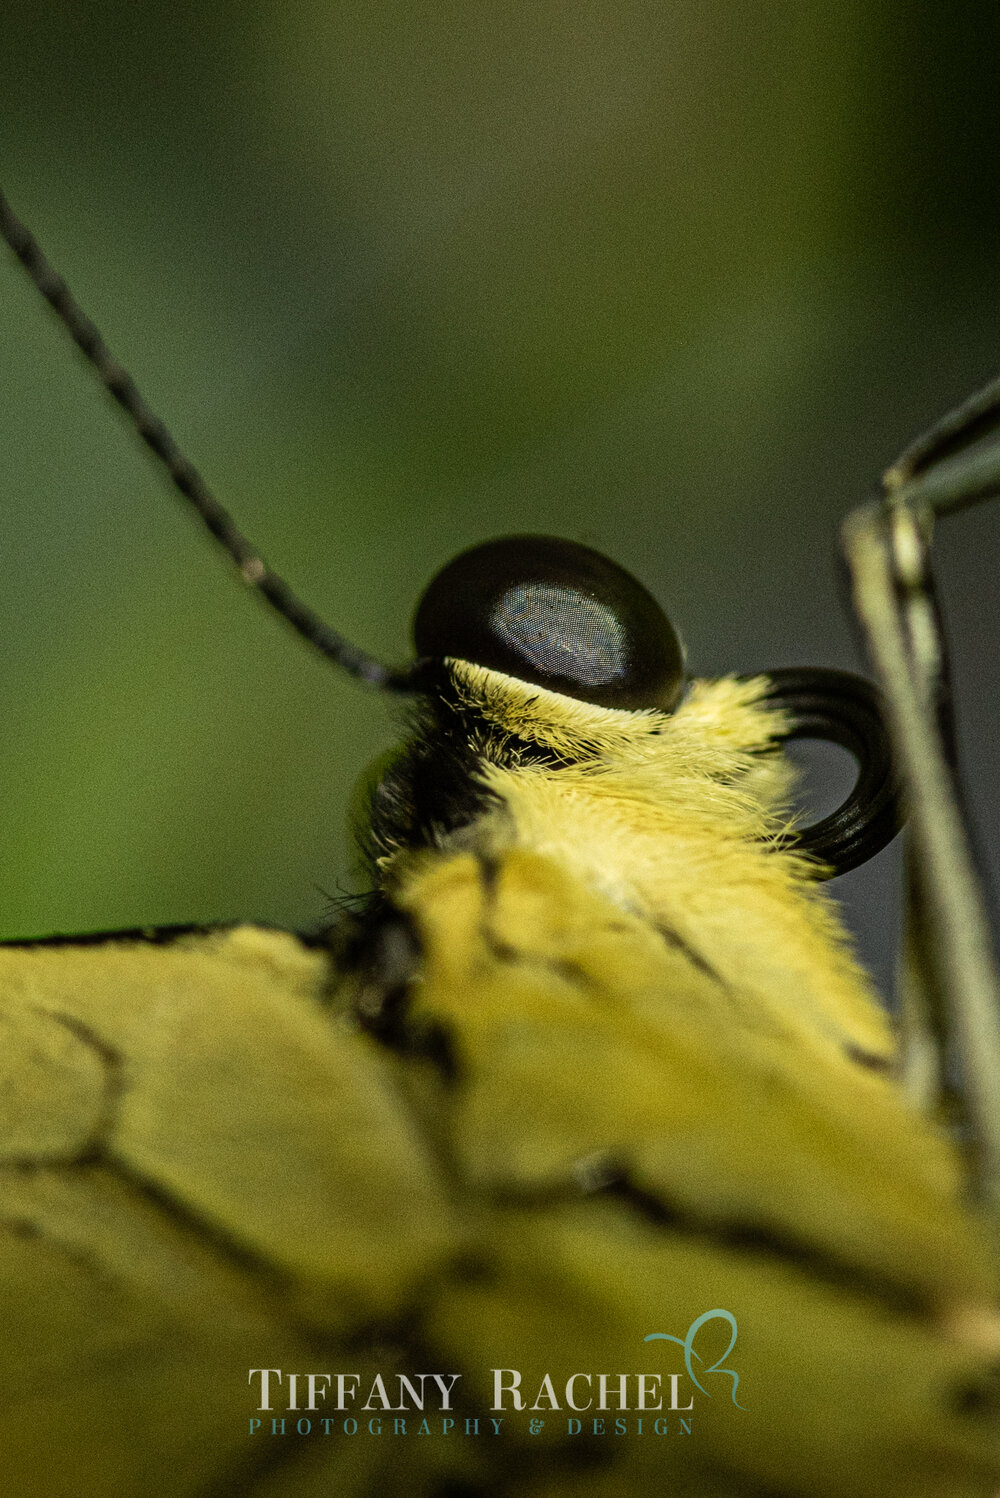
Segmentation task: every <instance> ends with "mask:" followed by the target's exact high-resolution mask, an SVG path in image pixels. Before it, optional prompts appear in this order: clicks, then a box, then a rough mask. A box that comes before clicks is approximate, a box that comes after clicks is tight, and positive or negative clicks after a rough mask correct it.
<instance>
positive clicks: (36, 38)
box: [0, 0, 1000, 955]
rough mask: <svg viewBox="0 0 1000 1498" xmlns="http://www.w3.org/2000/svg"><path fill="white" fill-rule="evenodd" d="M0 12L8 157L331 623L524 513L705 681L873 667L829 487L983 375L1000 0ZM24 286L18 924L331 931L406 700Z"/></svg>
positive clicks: (12, 462) (393, 609)
mask: <svg viewBox="0 0 1000 1498" xmlns="http://www.w3.org/2000/svg"><path fill="white" fill-rule="evenodd" d="M4 29H5V37H4V49H3V50H4V55H3V60H2V64H0V86H2V90H3V98H4V114H5V131H4V134H5V141H6V150H5V153H4V155H5V165H4V177H5V179H6V186H7V189H8V191H9V192H10V194H11V196H12V198H13V200H14V201H15V203H16V205H17V206H18V207H19V210H20V211H21V212H22V213H23V215H24V216H25V218H26V219H27V220H28V221H29V222H30V223H31V224H32V225H33V226H34V228H35V229H36V231H37V233H38V234H39V236H40V238H41V239H42V241H43V243H45V244H46V246H47V247H48V248H49V251H50V253H51V255H52V257H53V259H54V260H55V261H56V263H57V264H58V265H59V266H60V267H61V268H62V269H63V270H64V272H65V274H66V275H67V278H68V279H69V280H70V282H71V284H72V285H73V286H74V287H75V289H76V290H77V291H78V293H79V295H80V297H81V299H82V300H83V301H84V303H85V305H86V306H87V307H88V309H89V310H90V311H91V313H92V315H93V316H94V317H95V318H96V319H97V320H98V322H99V323H100V324H101V326H102V328H103V329H104V331H105V333H106V335H107V337H108V339H109V341H110V342H111V344H112V346H113V347H114V348H115V349H116V350H117V351H118V352H119V354H120V356H121V357H122V358H123V359H124V361H125V362H126V363H127V364H128V366H129V367H130V368H131V369H132V371H133V373H134V374H135V376H136V378H137V379H138V381H139V383H140V385H141V386H142V388H143V389H144V391H145V392H146V393H147V395H148V397H149V399H150V400H151V401H152V402H153V404H154V405H155V406H156V408H157V409H158V410H160V411H161V412H162V413H163V415H164V416H165V417H166V418H167V419H168V421H169V423H170V424H171V426H172V427H173V429H174V431H175V433H176V435H177V437H178V439H179V440H180V441H181V443H182V445H183V446H184V447H185V449H186V450H188V451H189V452H190V454H191V455H192V457H193V458H194V459H195V460H196V461H197V462H198V463H199V464H200V466H201V467H202V468H203V470H204V471H205V473H206V475H207V476H208V477H209V479H210V481H211V483H212V484H213V486H214V488H215V489H216V491H217V492H218V493H219V494H220V496H221V497H222V498H223V499H224V500H225V501H226V502H227V503H229V504H230V505H231V506H232V508H233V509H234V511H235V512H236V514H237V516H238V518H239V519H240V521H241V523H242V524H243V525H244V526H245V528H246V529H247V530H248V531H249V533H250V534H251V535H252V536H253V537H254V538H255V540H257V541H258V542H259V544H260V545H261V547H262V548H263V550H264V551H265V553H266V554H267V555H268V556H269V558H270V559H271V560H272V562H273V563H274V565H276V566H277V567H278V568H279V569H280V570H281V571H283V572H284V573H285V574H286V575H287V576H288V577H289V578H290V579H291V580H292V582H293V583H294V585H295V586H296V588H297V589H298V590H299V591H300V592H301V593H302V594H303V595H304V596H305V597H306V598H307V599H309V600H310V602H312V603H313V604H314V605H315V606H316V607H317V608H319V609H320V610H321V611H322V612H323V613H324V614H325V615H326V616H327V617H328V618H329V619H330V621H331V622H332V623H334V624H335V625H337V626H338V627H339V628H342V629H343V630H345V631H346V632H347V633H348V634H350V635H351V636H353V637H354V638H356V639H358V640H359V641H361V642H362V643H364V644H365V645H367V646H368V647H369V648H371V649H374V650H376V651H379V652H382V653H385V654H387V655H389V656H392V657H401V656H403V655H405V653H406V650H407V620H408V617H409V614H410V611H411V608H412V604H413V601H414V599H415V597H416V595H417V594H418V592H419V590H420V588H421V586H422V585H423V583H424V582H425V581H426V579H427V578H428V577H429V576H430V574H431V573H433V571H434V570H435V569H436V568H437V567H438V566H439V565H441V564H442V563H443V562H444V561H445V560H447V558H448V557H449V556H450V555H451V554H452V553H453V552H454V551H455V550H456V549H458V548H459V547H461V546H464V545H467V544H470V543H472V542H474V541H476V540H480V539H484V538H485V537H487V536H490V535H496V534H502V533H504V532H510V531H517V530H524V529H529V530H539V531H548V532H557V533H565V534H567V535H569V536H572V537H574V538H576V539H579V540H583V541H586V542H588V543H590V544H592V545H596V546H598V547H600V548H601V549H603V550H606V551H608V552H610V553H611V554H613V555H614V556H615V557H616V558H617V559H618V560H620V561H622V562H623V563H624V564H625V565H627V566H629V567H631V568H633V569H634V570H635V571H636V572H638V573H639V575H640V576H641V577H642V578H643V580H644V581H646V582H647V583H648V584H649V585H650V586H652V587H653V588H654V590H655V591H657V593H658V594H659V595H660V596H661V597H662V598H663V600H664V602H665V603H666V604H667V606H668V608H669V609H670V611H671V613H672V615H673V616H674V618H675V620H676V622H677V623H678V625H679V627H680V628H681V631H682V633H683V634H684V636H685V638H686V640H687V642H688V647H689V657H690V660H691V662H692V665H693V666H694V668H695V669H696V670H703V671H707V672H712V671H723V670H728V669H733V670H753V669H757V668H760V667H765V666H767V665H779V664H787V663H794V662H815V663H821V662H822V663H830V664H836V663H842V664H851V663H852V662H853V660H854V657H853V655H852V646H851V635H850V629H849V626H848V624H847V622H846V620H845V618H844V614H843V610H842V607H841V604H840V601H839V597H838V592H837V586H836V566H835V557H834V550H835V529H836V521H837V519H838V518H839V517H840V516H841V515H842V514H843V513H844V511H845V510H846V509H848V508H849V507H850V506H851V505H852V504H854V503H856V502H858V500H860V499H861V498H863V497H864V496H865V494H866V492H867V490H868V488H869V486H870V484H871V482H872V481H873V479H874V478H875V476H876V475H877V473H878V472H879V470H880V467H881V466H882V465H883V463H884V462H885V461H886V460H887V459H888V458H889V457H891V455H892V452H893V450H894V448H896V447H898V446H900V445H901V444H902V442H903V441H904V440H905V439H906V438H907V437H908V436H909V435H910V434H911V432H912V430H913V429H914V428H915V427H916V426H919V425H920V424H921V422H923V421H925V420H926V419H928V418H930V417H931V416H933V415H935V414H937V412H938V411H939V410H940V409H941V408H942V407H943V406H945V405H946V404H948V403H949V402H950V401H951V400H952V399H954V398H956V397H958V396H960V395H962V394H963V393H965V391H966V389H967V388H968V387H970V386H971V385H973V384H974V383H975V382H976V381H977V380H979V379H980V378H982V377H985V376H986V375H987V374H989V373H990V372H992V368H993V366H995V365H996V364H998V363H1000V294H998V290H1000V288H998V281H997V277H996V269H995V267H996V244H997V228H998V223H997V219H998V213H997V166H996V163H997V161H1000V151H998V146H1000V140H998V135H1000V116H998V115H997V113H996V110H995V107H994V101H993V79H992V76H991V69H992V67H993V59H995V57H996V55H997V44H998V43H1000V16H998V14H997V13H996V11H995V9H994V8H993V7H991V6H988V5H985V4H972V5H968V6H964V7H962V8H961V13H958V12H957V11H956V10H955V9H954V8H952V7H949V6H947V5H945V4H943V3H938V4H928V5H925V6H922V7H920V8H915V7H914V8H910V9H908V10H905V11H903V10H901V8H900V7H898V6H894V5H891V4H889V3H888V0H881V3H874V0H855V3H842V4H839V5H832V6H829V5H827V6H814V5H802V4H801V3H792V0H787V3H774V0H772V3H762V4H759V5H757V6H754V7H736V6H734V5H732V3H731V0H683V3H672V4H668V5H664V4H663V3H662V0H660V3H653V0H647V3H643V0H617V3H611V0H599V3H596V4H591V5H585V6H561V5H554V4H545V5H538V4H534V3H528V0H520V3H501V4H498V5H494V6H491V7H488V8H483V7H462V6H457V5H448V4H441V3H429V4H423V5H389V4H385V3H382V4H378V3H376V4H373V5H370V6H368V7H364V8H362V7H356V6H350V7H347V6H333V7H331V6H329V5H319V4H314V3H313V4H309V3H298V4H297V3H292V4H287V3H284V4H278V3H276V0H271V3H269V4H262V3H258V4H256V5H250V6H244V7H237V6H227V5H223V4H221V3H218V0H207V3H204V4H202V5H200V6H199V7H197V8H194V7H186V6H183V5H182V6H175V7H169V8H168V7H151V6H142V5H139V6H130V7H125V6H120V5H112V4H110V3H107V0H99V3H96V4H94V5H91V6H87V7H74V6H71V5H69V4H66V3H63V4H60V3H55V4H52V5H49V6H47V7H45V8H44V10H39V9H36V8H35V7H29V6H28V5H27V4H24V3H22V0H17V3H15V4H13V5H11V6H9V7H8V8H7V13H6V17H5V25H4ZM36 302H37V298H36V297H35V296H34V294H33V293H32V291H31V289H30V288H29V287H27V286H26V285H24V284H22V282H21V280H20V279H19V276H18V273H17V271H16V269H15V268H14V267H13V266H8V267H5V268H4V269H3V274H2V278H0V307H2V318H0V327H2V334H0V336H2V344H0V347H2V359H0V381H2V389H0V412H2V416H0V422H2V427H0V429H2V432H3V438H4V441H3V455H4V464H3V466H4V492H5V504H4V527H3V536H4V544H3V548H2V559H3V588H2V590H0V593H2V597H0V608H2V611H3V618H2V629H3V640H4V667H3V682H4V686H3V692H4V696H3V702H4V707H5V711H4V713H3V723H4V728H3V732H2V734H0V776H2V783H3V787H4V795H3V811H2V814H0V833H2V841H0V852H2V857H0V933H2V934H5V935H8V936H23V935H34V934H39V933H46V932H50V931H53V930H60V931H74V930H85V929H102V928H109V927H116V926H122V925H138V924H146V923H150V922H156V923H165V922H172V921H188V920H193V921H206V920H211V919H226V918H233V917H237V916H247V917H251V918H256V919H263V920H270V921H277V922H281V923H284V924H292V925H298V926H303V925H312V924H314V923H315V922H316V921H318V920H320V919H322V918H323V915H324V912H325V910H326V909H327V903H328V896H330V895H336V894H337V892H338V890H339V889H340V888H341V887H342V886H343V885H344V884H345V882H347V881H348V874H347V869H348V865H349V853H348V849H347V847H346V840H345V836H344V832H343V824H344V818H345V807H346V803H347V800H348V798H349V795H350V791H351V787H352V785H353V783H354V781H355V779H356V778H357V776H358V774H359V773H360V772H361V771H362V769H363V767H364V765H365V764H366V762H367V761H368V760H369V759H371V758H372V757H373V756H374V755H375V754H377V753H378V752H380V751H381V750H382V749H383V748H384V747H385V746H386V745H387V744H388V743H390V742H391V740H392V737H393V734H394V732H395V728H394V724H393V714H392V712H391V711H390V707H389V705H387V704H386V703H385V702H383V701H381V700H379V699H378V698H376V697H373V696H370V695H367V694H365V693H364V692H363V691H361V690H360V689H359V688H357V687H354V686H352V685H351V684H350V683H347V682H343V681H340V680H338V679H337V678H336V677H335V676H334V675H332V674H331V673H330V672H329V670H328V669H326V668H325V667H324V666H323V665H322V663H319V662H316V661H313V660H312V659H311V658H310V656H309V655H308V653H307V652H306V651H305V650H304V649H302V648H300V647H299V646H298V644H297V643H296V642H295V641H294V639H292V638H291V637H290V636H288V635H287V634H286V633H285V632H283V631H282V629H281V628H280V627H279V626H278V625H277V624H275V623H274V622H273V621H271V620H270V619H269V618H268V617H266V615H265V614H264V613H263V611H262V610H260V609H259V608H258V607H256V606H255V605H254V604H253V602H252V600H248V599H245V598H243V597H241V595H240V590H239V588H238V587H237V586H236V585H235V584H234V583H233V582H232V580H231V578H230V577H229V576H227V573H226V570H225V568H224V566H222V565H220V563H219V561H218V559H217V558H216V557H215V556H214V555H213V554H212V553H211V552H210V550H209V548H208V546H207V543H206V542H205V541H204V539H203V538H202V536H201V535H200V534H199V533H198V530H197V528H196V526H195V525H194V524H193V523H192V522H191V521H190V520H189V519H188V518H187V517H186V516H185V515H184V514H183V513H181V511H180V510H179V507H178V506H177V505H176V504H175V503H174V501H173V500H172V498H171V496H170V494H169V491H168V490H167V488H166V486H165V485H164V484H163V483H162V481H161V480H160V479H159V478H158V476H157V474H156V473H155V471H154V470H153V469H151V467H150V466H149V464H148V463H147V462H146V460H145V459H144V458H143V456H142V455H141V454H140V453H139V452H138V451H137V450H136V445H135V442H134V440H133V439H132V438H131V437H130V435H129V433H128V432H127V430H125V429H124V428H123V427H122V424H121V423H120V422H118V421H117V419H116V418H115V417H114V416H113V414H109V412H108V410H107V409H106V402H104V400H103V398H102V397H101V395H100V393H99V392H97V391H96V390H95V389H93V388H92V386H91V385H90V384H89V383H88V380H87V378H86V375H85V373H84V372H83V370H82V369H81V367H80V365H79V361H78V360H76V359H75V358H73V357H71V355H70V353H69V351H68V350H67V348H66V346H65V342H64V340H62V339H61V338H60V335H59V332H58V330H57V329H56V328H55V327H54V326H53V325H52V324H51V321H50V319H48V317H47V316H46V314H45V311H44V309H43V308H41V307H39V306H38V305H36ZM991 523H992V526H993V529H994V530H995V521H993V522H991ZM988 539H989V536H988V533H987V532H986V531H984V530H983V527H982V526H980V529H979V530H978V531H976V532H975V543H974V545H973V546H972V552H971V553H970V554H971V555H972V557H973V560H975V558H977V557H978V556H979V555H980V554H981V552H982V548H983V546H984V544H985V542H986V541H988ZM968 565H971V563H969V561H968V558H966V559H965V560H963V558H962V556H961V555H959V556H958V558H957V560H956V561H955V562H954V566H955V568H956V569H957V571H959V572H961V571H962V570H963V568H965V567H967V566H968ZM978 628H979V633H980V634H982V632H983V630H982V627H981V626H980V627H978ZM968 691H969V695H970V697H971V699H972V702H973V706H972V709H971V710H970V714H969V717H970V728H969V732H970V733H971V734H972V736H973V740H974V742H975V743H977V744H978V740H976V737H975V736H976V734H977V733H978V734H979V735H980V738H981V740H982V744H981V745H980V746H979V747H978V748H977V749H976V751H975V753H974V756H973V757H974V758H977V759H978V760H980V761H981V762H982V763H981V767H980V772H979V773H980V774H981V775H982V776H984V778H989V777H990V775H991V774H995V759H993V760H990V759H989V758H988V756H987V753H986V751H987V749H988V747H989V746H990V745H991V744H992V739H993V735H992V731H991V730H989V729H988V728H987V727H986V726H985V719H984V721H983V724H982V725H980V726H978V727H977V720H976V707H975V703H976V701H977V700H978V699H982V698H984V697H985V696H986V691H985V688H983V687H981V686H979V685H977V679H976V678H975V677H974V676H973V677H972V678H970V682H969V687H968ZM991 765H992V766H993V769H992V770H991V769H990V768H989V767H990V766H991ZM855 903H856V904H857V906H858V907H859V914H858V923H859V929H860V930H861V933H862V937H863V939H864V941H865V943H866V945H867V946H868V948H870V949H871V950H873V951H875V949H876V946H877V943H878V942H880V941H882V940H883V938H884V936H885V933H886V931H887V929H888V926H889V924H890V916H889V915H888V914H887V911H888V908H889V907H888V906H887V905H886V903H885V900H884V898H883V896H882V895H881V894H880V895H878V896H877V897H876V895H875V894H873V893H872V892H871V888H870V887H869V886H868V885H865V886H864V887H863V894H862V895H861V896H857V895H856V896H855ZM876 955H877V954H876Z"/></svg>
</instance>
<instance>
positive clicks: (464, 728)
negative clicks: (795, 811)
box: [367, 661, 890, 1061]
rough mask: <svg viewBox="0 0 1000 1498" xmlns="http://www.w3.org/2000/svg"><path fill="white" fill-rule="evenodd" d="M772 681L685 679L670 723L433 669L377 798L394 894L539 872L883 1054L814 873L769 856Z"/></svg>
mask: <svg viewBox="0 0 1000 1498" xmlns="http://www.w3.org/2000/svg"><path fill="white" fill-rule="evenodd" d="M767 688H768V680H767V678H766V677H757V678H754V679H751V680H745V679H736V678H731V677H730V678H723V679H721V680H718V681H697V682H694V683H693V684H692V685H691V687H690V689H689V690H688V692H687V695H686V697H685V698H684V700H683V701H682V703H681V704H680V706H679V707H678V708H677V709H676V711H674V712H673V713H669V714H668V713H664V712H660V711H657V710H654V709H648V710H639V711H624V710H619V709H611V708H601V707H594V706H593V705H591V704H589V703H585V702H582V701H579V700H577V699H575V698H571V697H567V696H563V695H561V694H559V693H555V692H550V691H546V690H545V689H544V688H540V687H537V686H532V685H529V684H527V683H524V682H521V681H518V680H517V679H515V678H513V677H510V676H506V675H504V674H502V673H500V672H496V671H490V670H485V669H483V668H481V667H477V666H473V665H470V664H468V663H466V662H462V661H452V662H448V663H446V669H445V673H444V679H443V681H442V683H441V685H440V688H439V690H438V691H437V692H436V693H435V694H434V696H433V697H432V698H430V699H429V700H428V701H427V702H426V704H423V705H422V706H421V708H420V709H419V717H418V721H417V723H416V725H415V732H414V733H413V736H412V738H411V740H410V742H409V743H408V744H407V745H406V747H405V748H404V750H403V751H402V752H401V754H400V755H399V756H398V757H397V758H396V759H395V760H394V762H393V763H392V764H391V766H390V767H389V769H388V771H387V772H386V773H385V774H384V775H383V776H382V778H381V779H380V781H379V782H378V785H377V786H376V788H375V791H374V794H373V798H372V808H371V821H370V827H371V832H370V835H369V838H370V840H369V843H368V848H367V852H368V854H369V857H370V859H371V861H372V862H373V863H374V865H375V870H376V877H377V879H378V881H379V882H380V884H382V886H383V887H385V888H388V889H389V890H392V889H393V888H397V889H398V888H399V887H400V886H401V884H404V883H406V882H407V881H409V880H410V879H411V878H412V877H413V875H414V871H415V870H416V869H418V868H419V867H420V866H421V865H422V864H423V863H425V862H426V858H427V857H428V856H431V855H433V854H437V855H440V854H442V853H445V854H447V853H454V854H457V853H459V852H470V851H471V852H474V853H475V854H477V855H478V856H480V857H483V858H502V857H503V856H504V855H505V854H506V853H507V852H509V851H511V850H513V849H519V850H524V851H528V852H531V853H533V854H535V855H537V856H538V857H540V858H542V859H545V860H548V861H551V862H552V863H554V864H555V865H557V866H558V867H559V868H560V869H562V870H563V871H565V872H567V873H570V874H572V875H573V876H574V878H575V879H577V880H578V881H579V882H580V884H581V886H582V887H584V888H586V889H587V890H588V891H589V892H591V893H597V894H599V895H601V896H603V897H604V898H605V899H606V900H608V901H609V902H610V904H611V905H612V906H614V907H616V908H617V909H618V910H620V911H622V912H624V913H627V914H628V915H629V916H631V917H635V918H638V919H640V920H642V921H643V922H646V923H649V924H650V925H651V926H653V927H654V928H655V930H656V931H657V932H658V933H659V934H660V936H661V937H662V939H663V940H665V941H667V942H670V943H672V944H674V945H675V946H677V947H678V948H680V949H682V950H683V951H684V952H685V953H686V954H687V955H688V956H689V958H690V960H691V962H692V963H693V964H695V965H696V966H698V967H699V968H701V969H702V970H703V971H704V972H706V973H708V974H710V975H712V976H713V977H714V978H716V979H717V980H718V982H719V983H720V984H722V985H724V986H725V987H726V988H727V990H728V991H730V992H731V993H732V994H734V995H736V996H737V997H736V999H735V1001H734V1002H736V1003H737V1005H740V1004H746V1005H748V1006H750V1007H751V1008H752V1009H753V1011H754V1013H755V1015H758V1016H759V1015H761V1014H774V1015H776V1016H780V1023H781V1024H782V1026H783V1025H784V1024H785V1023H787V1022H788V1021H789V1017H791V1018H792V1020H793V1022H794V1024H795V1026H796V1028H798V1027H800V1026H801V1027H804V1029H805V1030H806V1031H808V1032H809V1033H811V1035H812V1037H813V1039H814V1040H815V1041H818V1042H819V1043H820V1044H830V1043H833V1044H834V1045H836V1046H837V1047H838V1048H839V1049H847V1050H854V1051H856V1052H858V1053H861V1054H864V1055H867V1056H870V1057H872V1058H873V1059H875V1060H878V1061H884V1060H885V1058H886V1057H887V1056H888V1054H889V1051H890V1039H889V1035H888V1030H887V1026H886V1024H885V1020H884V1017H883V1014H882V1011H881V1009H880V1007H879V1005H878V1004H877V1001H876V1000H875V998H874V995H873V994H872V992H871V989H870V986H869V984H868V982H867V979H866V978H865V976H864V974H863V973H862V972H861V970H860V969H859V968H858V966H857V965H856V963H855V962H854V960H853V958H852V956H851V954H850V951H849V948H848V944H847V940H846V937H845V935H844V932H843V930H842V928H841V925H840V922H839V919H838V917H837V914H836V910H835V907H834V905H833V903H832V902H831V901H830V900H829V898H828V897H827V896H826V895H825V894H824V892H823V891H822V890H821V889H820V887H819V885H818V883H817V880H816V873H817V869H816V865H815V864H814V863H812V862H811V861H810V860H809V859H807V858H805V857H803V856H802V855H801V854H798V853H795V852H792V851H789V850H788V849H786V848H784V847H782V845H781V837H782V834H784V833H787V831H788V827H789V823H790V815H789V811H788V806H789V799H790V790H791V783H792V778H793V776H792V771H791V767H790V765H789V762H788V761H787V759H786V758H785V756H784V755H783V754H782V753H781V752H780V750H779V749H778V748H777V745H776V737H775V736H776V729H777V727H778V726H779V725H778V722H777V719H778V713H777V712H776V710H775V708H774V707H773V705H768V703H767V702H766V693H767Z"/></svg>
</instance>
